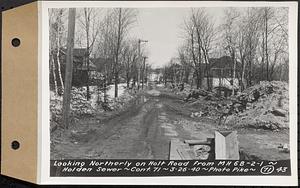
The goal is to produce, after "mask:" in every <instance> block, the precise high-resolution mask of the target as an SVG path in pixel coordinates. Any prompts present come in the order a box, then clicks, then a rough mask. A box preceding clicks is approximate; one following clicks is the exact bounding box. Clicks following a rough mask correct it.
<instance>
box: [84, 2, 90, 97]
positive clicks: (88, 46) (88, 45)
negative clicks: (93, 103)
mask: <svg viewBox="0 0 300 188" xmlns="http://www.w3.org/2000/svg"><path fill="white" fill-rule="evenodd" d="M84 16H85V32H86V52H85V57H86V68H87V70H86V71H87V79H86V99H87V100H90V83H89V82H90V78H89V77H90V15H89V13H88V10H87V9H86V8H85V9H84Z"/></svg>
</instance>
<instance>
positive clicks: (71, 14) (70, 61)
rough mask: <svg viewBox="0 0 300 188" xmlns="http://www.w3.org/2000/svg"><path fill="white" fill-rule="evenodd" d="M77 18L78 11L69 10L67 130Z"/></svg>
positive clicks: (66, 127) (65, 117) (65, 103)
mask: <svg viewBox="0 0 300 188" xmlns="http://www.w3.org/2000/svg"><path fill="white" fill-rule="evenodd" d="M75 16H76V9H75V8H70V9H69V18H68V19H69V20H68V38H67V40H68V42H67V61H66V74H65V88H64V96H63V119H62V120H63V121H62V122H63V126H64V128H65V129H68V128H69V123H70V122H69V115H70V104H71V88H72V76H73V75H72V74H73V49H74V35H75Z"/></svg>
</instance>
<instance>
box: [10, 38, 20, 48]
mask: <svg viewBox="0 0 300 188" xmlns="http://www.w3.org/2000/svg"><path fill="white" fill-rule="evenodd" d="M11 44H12V45H13V47H18V46H20V44H21V41H20V39H18V38H14V39H12V41H11Z"/></svg>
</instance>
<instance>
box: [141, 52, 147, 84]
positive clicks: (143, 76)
mask: <svg viewBox="0 0 300 188" xmlns="http://www.w3.org/2000/svg"><path fill="white" fill-rule="evenodd" d="M143 59H144V61H143V69H142V89H144V81H145V67H146V59H147V57H146V56H144V57H143Z"/></svg>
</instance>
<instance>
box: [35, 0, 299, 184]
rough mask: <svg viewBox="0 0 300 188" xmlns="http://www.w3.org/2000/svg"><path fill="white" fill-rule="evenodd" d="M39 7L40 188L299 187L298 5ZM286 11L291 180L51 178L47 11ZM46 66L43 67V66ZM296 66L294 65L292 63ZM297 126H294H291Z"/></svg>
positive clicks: (90, 3)
mask: <svg viewBox="0 0 300 188" xmlns="http://www.w3.org/2000/svg"><path fill="white" fill-rule="evenodd" d="M38 3H39V39H40V40H39V46H40V47H39V56H38V57H39V86H38V88H39V98H38V101H39V103H38V104H39V107H38V108H39V114H38V122H39V138H38V139H39V140H38V143H39V145H38V151H39V157H38V159H39V160H38V171H39V176H38V182H39V183H41V184H73V185H74V184H88V185H95V184H103V185H113V184H126V185H132V184H137V185H252V186H254V185H268V186H272V185H277V186H288V185H297V184H298V172H297V167H298V166H297V163H298V161H297V145H298V143H297V125H298V124H297V117H298V116H297V114H298V112H297V103H296V102H295V101H297V90H296V88H297V70H298V69H297V66H298V65H297V64H298V63H297V62H298V61H297V55H298V54H297V26H298V25H297V24H298V17H297V13H298V9H297V7H298V4H297V2H232V1H226V2H224V1H202V2H199V1H185V2H184V1H176V2H174V1H173V2H172V1H143V2H142V1H111V2H107V1H105V2H104V1H102V2H100V1H42V2H38ZM261 6H272V7H289V62H290V65H289V109H290V110H289V113H290V122H289V123H290V128H289V131H290V135H289V136H290V159H291V173H292V175H291V176H193V177H188V176H180V177H179V176H176V177H166V176H164V177H50V131H49V126H50V121H49V120H50V109H49V101H50V94H49V93H50V88H49V63H48V62H49V53H48V52H49V25H48V23H49V21H48V8H70V7H72V8H80V7H94V8H96V7H99V8H100V7H135V8H155V7H165V8H167V7H170V8H171V7H172V8H176V7H177V8H180V7H261ZM42 62H45V63H42ZM295 62H296V63H295ZM292 125H296V126H292Z"/></svg>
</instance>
